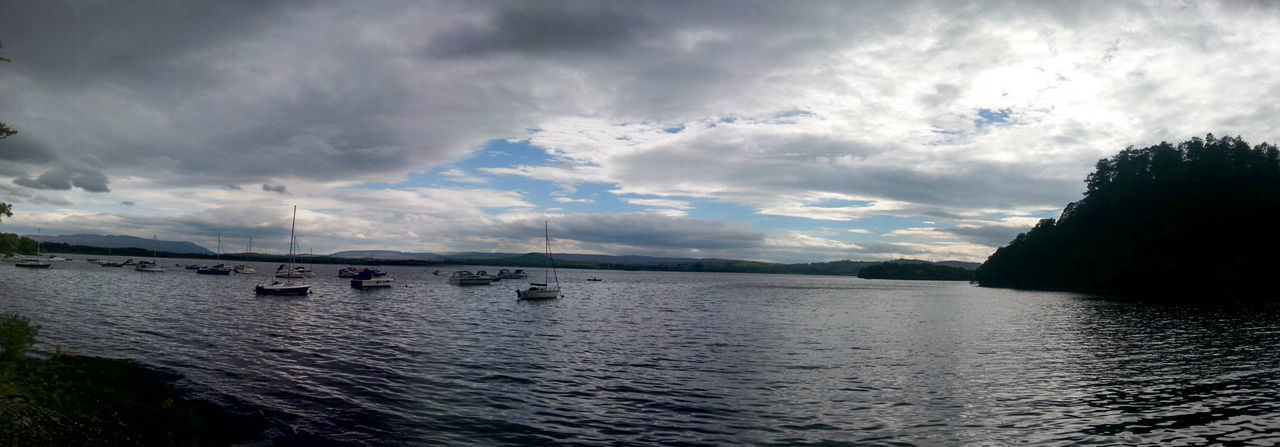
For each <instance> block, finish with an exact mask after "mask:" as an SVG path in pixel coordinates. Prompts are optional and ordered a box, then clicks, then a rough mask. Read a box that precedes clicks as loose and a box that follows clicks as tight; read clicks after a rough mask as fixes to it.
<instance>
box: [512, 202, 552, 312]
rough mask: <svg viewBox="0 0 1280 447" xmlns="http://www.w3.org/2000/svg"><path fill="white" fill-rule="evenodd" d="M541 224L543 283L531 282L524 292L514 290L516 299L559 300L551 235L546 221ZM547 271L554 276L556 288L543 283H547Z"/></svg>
mask: <svg viewBox="0 0 1280 447" xmlns="http://www.w3.org/2000/svg"><path fill="white" fill-rule="evenodd" d="M542 224H543V227H542V233H543V241H545V243H546V246H547V264H546V265H544V266H543V267H542V281H544V282H531V283H529V288H528V289H524V290H519V289H516V298H518V299H522V300H552V299H556V298H560V275H559V274H558V273H556V261H555V259H553V258H552V257H551V233H550V229H549V228H548V227H549V224H548V223H547V222H546V221H544V222H543V223H542ZM548 269H550V271H551V274H552V275H554V277H555V279H556V286H555V287H554V288H553V287H548V286H547V283H546V282H545V281H547V277H548V276H549V275H547V270H548Z"/></svg>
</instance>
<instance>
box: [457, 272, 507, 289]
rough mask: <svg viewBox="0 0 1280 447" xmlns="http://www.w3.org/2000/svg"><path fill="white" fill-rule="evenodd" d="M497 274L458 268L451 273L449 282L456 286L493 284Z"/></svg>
mask: <svg viewBox="0 0 1280 447" xmlns="http://www.w3.org/2000/svg"><path fill="white" fill-rule="evenodd" d="M496 279H497V277H496V276H492V275H484V274H480V273H476V272H472V271H470V270H458V271H456V272H453V274H452V275H449V284H453V285H455V286H487V285H489V284H493V281H494V280H496Z"/></svg>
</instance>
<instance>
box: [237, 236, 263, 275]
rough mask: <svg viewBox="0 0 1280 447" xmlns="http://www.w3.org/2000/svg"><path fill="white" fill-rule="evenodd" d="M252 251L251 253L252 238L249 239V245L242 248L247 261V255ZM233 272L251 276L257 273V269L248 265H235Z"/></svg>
mask: <svg viewBox="0 0 1280 447" xmlns="http://www.w3.org/2000/svg"><path fill="white" fill-rule="evenodd" d="M252 251H253V238H249V244H248V245H245V247H244V257H245V258H246V259H247V258H248V257H249V253H250V252H252ZM234 270H235V271H236V273H241V274H245V275H252V274H255V273H258V269H255V268H253V267H252V266H250V265H248V264H240V265H237V266H236V267H235V269H234Z"/></svg>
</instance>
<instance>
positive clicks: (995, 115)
mask: <svg viewBox="0 0 1280 447" xmlns="http://www.w3.org/2000/svg"><path fill="white" fill-rule="evenodd" d="M1012 114H1013V109H1011V108H1003V109H978V119H976V120H974V121H973V125H974V127H977V128H978V129H979V130H981V129H983V128H986V127H988V126H993V125H998V124H1004V123H1007V122H1009V116H1010V115H1012Z"/></svg>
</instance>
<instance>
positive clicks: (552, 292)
mask: <svg viewBox="0 0 1280 447" xmlns="http://www.w3.org/2000/svg"><path fill="white" fill-rule="evenodd" d="M516 297H517V298H519V299H522V300H554V299H556V298H560V290H559V289H537V288H530V289H528V290H516Z"/></svg>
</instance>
